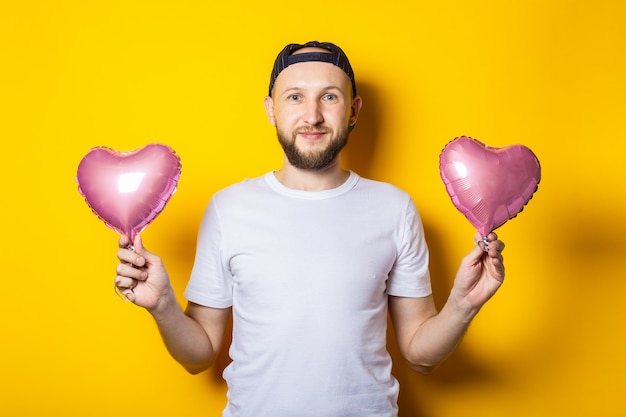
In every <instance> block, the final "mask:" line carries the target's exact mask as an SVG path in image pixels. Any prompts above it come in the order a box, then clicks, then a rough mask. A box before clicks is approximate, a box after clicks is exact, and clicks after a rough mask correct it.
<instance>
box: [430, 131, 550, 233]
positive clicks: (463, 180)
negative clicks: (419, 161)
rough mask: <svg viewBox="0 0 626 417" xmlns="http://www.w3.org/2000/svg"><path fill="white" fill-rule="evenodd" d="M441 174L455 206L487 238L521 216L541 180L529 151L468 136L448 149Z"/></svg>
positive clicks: (442, 160) (443, 153)
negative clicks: (492, 144)
mask: <svg viewBox="0 0 626 417" xmlns="http://www.w3.org/2000/svg"><path fill="white" fill-rule="evenodd" d="M439 172H440V174H441V178H442V180H443V182H444V184H445V186H446V191H447V192H448V195H449V196H450V198H451V200H452V203H453V204H454V206H455V207H456V208H457V209H458V210H459V211H460V212H461V213H463V214H464V215H465V217H467V219H468V220H469V221H470V223H471V224H472V225H473V226H474V227H475V228H476V230H478V231H479V232H480V233H481V234H482V235H483V236H487V235H488V234H489V232H491V231H493V230H495V229H497V228H498V227H500V226H502V225H503V224H504V223H506V222H507V221H508V220H509V219H512V218H514V217H515V216H517V214H518V213H520V212H521V211H522V210H523V208H524V206H525V205H526V204H527V203H528V201H529V200H530V199H531V198H532V196H533V194H534V193H535V191H536V190H537V187H538V184H539V181H540V180H541V166H540V164H539V160H538V159H537V157H536V156H535V154H534V153H533V152H532V151H531V150H530V149H529V148H527V147H525V146H523V145H512V146H507V147H504V148H493V147H490V146H487V145H485V144H484V143H481V142H479V141H478V140H476V139H473V138H470V137H466V136H461V137H458V138H455V139H454V140H452V141H451V142H450V143H448V144H447V145H446V146H445V148H444V149H443V151H442V152H441V155H440V157H439Z"/></svg>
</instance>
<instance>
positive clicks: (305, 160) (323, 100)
mask: <svg viewBox="0 0 626 417" xmlns="http://www.w3.org/2000/svg"><path fill="white" fill-rule="evenodd" d="M311 51H320V50H319V49H318V48H304V49H302V50H300V51H298V52H311ZM265 106H266V110H267V113H268V117H269V119H270V122H271V123H272V124H273V125H274V126H275V127H276V133H277V135H278V140H279V142H280V144H281V146H282V147H283V150H284V152H285V156H286V157H287V160H288V161H289V163H290V164H291V165H293V166H295V167H296V168H300V169H305V170H322V169H324V168H326V167H328V166H329V165H331V164H332V163H333V162H334V161H335V160H336V159H337V156H338V155H339V152H340V151H341V150H342V149H343V147H344V146H345V145H346V143H347V141H348V127H349V126H350V125H353V124H354V123H356V118H357V115H358V112H359V109H360V107H361V99H360V98H359V97H355V98H353V97H352V85H351V83H350V79H349V78H348V76H347V75H346V74H345V73H344V72H343V71H342V70H341V69H340V68H338V67H336V66H335V65H333V64H330V63H326V62H317V61H312V62H301V63H297V64H293V65H291V66H289V67H287V68H286V69H284V70H283V71H282V72H281V73H280V75H279V76H278V77H277V78H276V82H275V84H274V90H273V93H272V98H270V97H267V98H266V99H265Z"/></svg>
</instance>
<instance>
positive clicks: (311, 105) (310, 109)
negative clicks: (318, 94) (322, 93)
mask: <svg viewBox="0 0 626 417" xmlns="http://www.w3.org/2000/svg"><path fill="white" fill-rule="evenodd" d="M304 121H305V122H306V123H307V124H309V125H312V126H316V125H319V124H320V123H322V122H323V121H324V116H323V115H322V108H321V104H320V103H319V102H317V101H315V100H312V101H309V102H307V103H306V105H305V109H304Z"/></svg>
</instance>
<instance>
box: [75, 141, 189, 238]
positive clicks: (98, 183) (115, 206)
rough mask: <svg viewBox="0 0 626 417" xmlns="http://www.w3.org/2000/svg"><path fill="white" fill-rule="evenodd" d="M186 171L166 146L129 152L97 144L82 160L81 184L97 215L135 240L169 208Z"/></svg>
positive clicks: (83, 192) (80, 188)
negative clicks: (168, 204)
mask: <svg viewBox="0 0 626 417" xmlns="http://www.w3.org/2000/svg"><path fill="white" fill-rule="evenodd" d="M180 174H181V163H180V158H179V157H178V155H176V153H175V152H174V151H173V150H172V149H171V148H169V147H168V146H165V145H160V144H149V145H146V146H144V147H143V148H140V149H137V150H134V151H129V152H120V151H117V150H115V149H111V148H106V147H96V148H92V149H91V150H90V151H89V152H88V153H87V154H86V155H85V156H84V157H83V158H82V160H81V161H80V164H79V165H78V173H77V175H76V182H77V183H78V191H79V192H80V194H81V195H82V196H83V197H84V198H85V201H86V202H87V205H88V206H89V207H90V208H91V210H92V211H93V213H94V214H95V215H96V216H98V218H100V219H101V220H102V221H104V223H105V224H106V225H107V226H108V227H110V228H111V229H113V230H115V231H117V232H118V233H120V234H123V235H126V236H128V237H129V238H130V240H131V242H132V241H133V239H134V238H135V236H136V235H137V233H139V232H141V231H142V230H143V229H144V228H145V227H146V226H147V225H148V224H149V223H150V222H152V221H153V220H154V219H155V218H156V217H157V216H158V215H159V213H161V211H162V210H163V209H164V208H165V205H166V204H167V202H168V201H169V200H170V198H171V197H172V195H173V194H174V192H176V187H177V185H178V180H179V178H180Z"/></svg>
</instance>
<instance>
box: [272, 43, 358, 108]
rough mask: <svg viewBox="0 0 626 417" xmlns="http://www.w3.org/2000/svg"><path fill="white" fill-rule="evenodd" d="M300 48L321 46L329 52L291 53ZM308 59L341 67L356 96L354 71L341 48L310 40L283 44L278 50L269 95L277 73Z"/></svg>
mask: <svg viewBox="0 0 626 417" xmlns="http://www.w3.org/2000/svg"><path fill="white" fill-rule="evenodd" d="M302 48H322V49H326V50H327V51H329V52H330V53H328V52H307V53H302V54H296V55H293V53H294V52H296V51H297V50H298V49H302ZM309 61H320V62H328V63H330V64H333V65H336V66H337V67H339V68H341V69H342V70H343V72H345V73H346V75H347V76H348V78H350V82H351V83H352V94H353V95H355V96H356V83H355V81H354V72H352V67H351V66H350V61H348V57H347V56H346V54H345V53H344V52H343V50H341V48H340V47H338V46H337V45H335V44H333V43H330V42H318V41H311V42H307V43H305V44H298V43H291V44H289V45H287V46H285V48H283V50H282V51H280V53H279V54H278V56H277V57H276V61H274V68H273V69H272V75H271V76H270V88H269V96H270V97H271V96H272V88H273V87H274V82H275V81H276V77H278V74H280V73H281V72H282V70H284V69H285V68H287V67H288V66H290V65H293V64H296V63H298V62H309Z"/></svg>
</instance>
